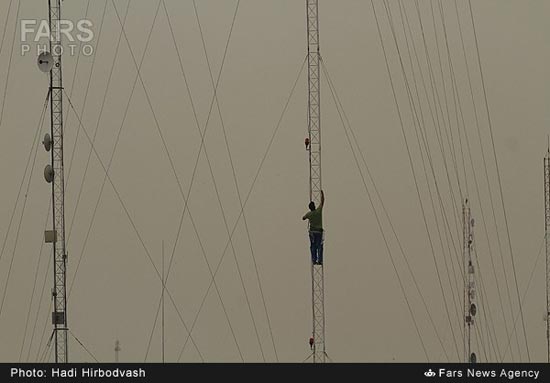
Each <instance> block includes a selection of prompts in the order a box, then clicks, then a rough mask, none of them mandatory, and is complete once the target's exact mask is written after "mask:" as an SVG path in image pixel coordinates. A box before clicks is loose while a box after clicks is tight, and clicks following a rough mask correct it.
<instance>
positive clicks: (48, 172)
mask: <svg viewBox="0 0 550 383" xmlns="http://www.w3.org/2000/svg"><path fill="white" fill-rule="evenodd" d="M53 176H54V171H53V168H52V165H50V164H48V165H46V167H45V168H44V178H45V179H46V182H47V183H49V184H50V183H52V181H53Z"/></svg>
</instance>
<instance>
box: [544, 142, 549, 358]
mask: <svg viewBox="0 0 550 383" xmlns="http://www.w3.org/2000/svg"><path fill="white" fill-rule="evenodd" d="M544 221H545V225H544V233H545V238H546V313H545V316H544V317H545V319H546V342H547V347H548V350H547V355H548V363H550V144H549V147H548V151H547V152H546V156H544Z"/></svg>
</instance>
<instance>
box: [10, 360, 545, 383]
mask: <svg viewBox="0 0 550 383" xmlns="http://www.w3.org/2000/svg"><path fill="white" fill-rule="evenodd" d="M220 378H221V379H224V380H227V379H230V381H238V382H242V381H255V382H257V381H261V380H268V381H272V380H273V379H276V380H278V381H281V382H283V383H286V382H287V381H288V380H289V379H292V381H294V380H296V379H302V378H303V379H308V380H309V379H320V380H322V381H324V380H331V381H333V382H343V381H361V382H400V383H401V382H406V383H408V382H432V383H435V382H447V383H452V382H495V383H496V382H513V383H517V382H545V383H548V382H550V364H546V363H545V364H543V363H524V364H515V363H503V364H440V363H433V364H424V363H327V364H306V363H273V364H271V363H243V364H238V363H190V364H186V363H165V364H161V363H97V364H95V363H94V364H81V363H68V364H51V363H43V364H31V363H29V364H17V363H15V364H9V363H1V364H0V382H2V383H4V382H5V383H8V382H9V383H15V382H18V383H25V382H42V383H46V382H66V383H72V382H82V383H84V382H103V381H107V382H114V381H116V382H135V383H138V382H155V383H156V382H163V383H165V382H184V381H196V379H200V380H201V381H203V380H206V381H210V380H211V379H220ZM233 379H235V380H233Z"/></svg>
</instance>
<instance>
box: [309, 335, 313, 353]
mask: <svg viewBox="0 0 550 383" xmlns="http://www.w3.org/2000/svg"><path fill="white" fill-rule="evenodd" d="M309 347H310V348H311V349H312V350H313V337H311V338H309Z"/></svg>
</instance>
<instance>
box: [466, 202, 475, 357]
mask: <svg viewBox="0 0 550 383" xmlns="http://www.w3.org/2000/svg"><path fill="white" fill-rule="evenodd" d="M473 226H474V220H473V219H472V216H471V212H470V206H469V204H468V199H466V200H465V201H464V204H463V205H462V230H463V241H462V242H463V262H464V327H465V331H464V336H465V340H464V348H465V350H464V351H465V352H464V353H465V360H466V362H467V363H476V361H477V356H476V353H475V352H472V333H473V334H474V335H475V330H474V324H475V321H474V318H475V316H476V313H477V306H476V303H475V300H476V285H475V269H474V264H473V262H472V245H473V241H474V234H473Z"/></svg>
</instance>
